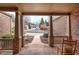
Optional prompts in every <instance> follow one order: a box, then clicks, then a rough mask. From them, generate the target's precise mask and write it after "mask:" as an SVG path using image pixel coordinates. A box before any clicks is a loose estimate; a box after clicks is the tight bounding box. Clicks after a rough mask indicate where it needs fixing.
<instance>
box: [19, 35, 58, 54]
mask: <svg viewBox="0 0 79 59" xmlns="http://www.w3.org/2000/svg"><path fill="white" fill-rule="evenodd" d="M19 54H20V55H56V54H57V50H56V48H55V47H49V46H48V44H44V43H42V42H41V40H40V35H35V36H34V39H33V41H32V43H30V44H27V45H25V47H24V48H22V50H21V51H20V53H19Z"/></svg>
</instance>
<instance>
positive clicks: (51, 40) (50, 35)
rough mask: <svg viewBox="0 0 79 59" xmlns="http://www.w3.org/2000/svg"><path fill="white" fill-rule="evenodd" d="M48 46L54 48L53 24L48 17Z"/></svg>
mask: <svg viewBox="0 0 79 59" xmlns="http://www.w3.org/2000/svg"><path fill="white" fill-rule="evenodd" d="M49 46H51V47H53V46H54V36H53V22H52V16H50V33H49Z"/></svg>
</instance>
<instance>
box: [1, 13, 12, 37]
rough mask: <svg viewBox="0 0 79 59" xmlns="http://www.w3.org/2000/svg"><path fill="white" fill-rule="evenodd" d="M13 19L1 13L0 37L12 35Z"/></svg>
mask: <svg viewBox="0 0 79 59" xmlns="http://www.w3.org/2000/svg"><path fill="white" fill-rule="evenodd" d="M10 20H11V18H10V17H9V16H7V15H4V14H2V13H0V37H1V36H3V35H5V34H10V32H11V31H10V26H11V23H10Z"/></svg>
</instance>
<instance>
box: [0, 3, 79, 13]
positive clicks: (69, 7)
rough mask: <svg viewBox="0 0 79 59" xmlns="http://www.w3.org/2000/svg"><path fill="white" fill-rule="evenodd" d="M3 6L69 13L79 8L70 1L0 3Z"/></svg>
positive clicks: (25, 9)
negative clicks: (69, 2)
mask: <svg viewBox="0 0 79 59" xmlns="http://www.w3.org/2000/svg"><path fill="white" fill-rule="evenodd" d="M0 6H1V7H18V8H19V9H20V11H21V12H48V13H50V12H56V13H69V12H72V11H74V10H76V9H78V8H79V4H77V3H76V4H75V3H72V4H68V3H66V4H65V3H19V4H18V3H15V4H11V3H10V4H0Z"/></svg>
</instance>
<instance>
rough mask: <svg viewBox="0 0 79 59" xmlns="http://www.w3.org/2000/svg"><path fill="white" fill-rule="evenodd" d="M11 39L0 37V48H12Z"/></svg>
mask: <svg viewBox="0 0 79 59" xmlns="http://www.w3.org/2000/svg"><path fill="white" fill-rule="evenodd" d="M12 49H13V39H0V50H12Z"/></svg>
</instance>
